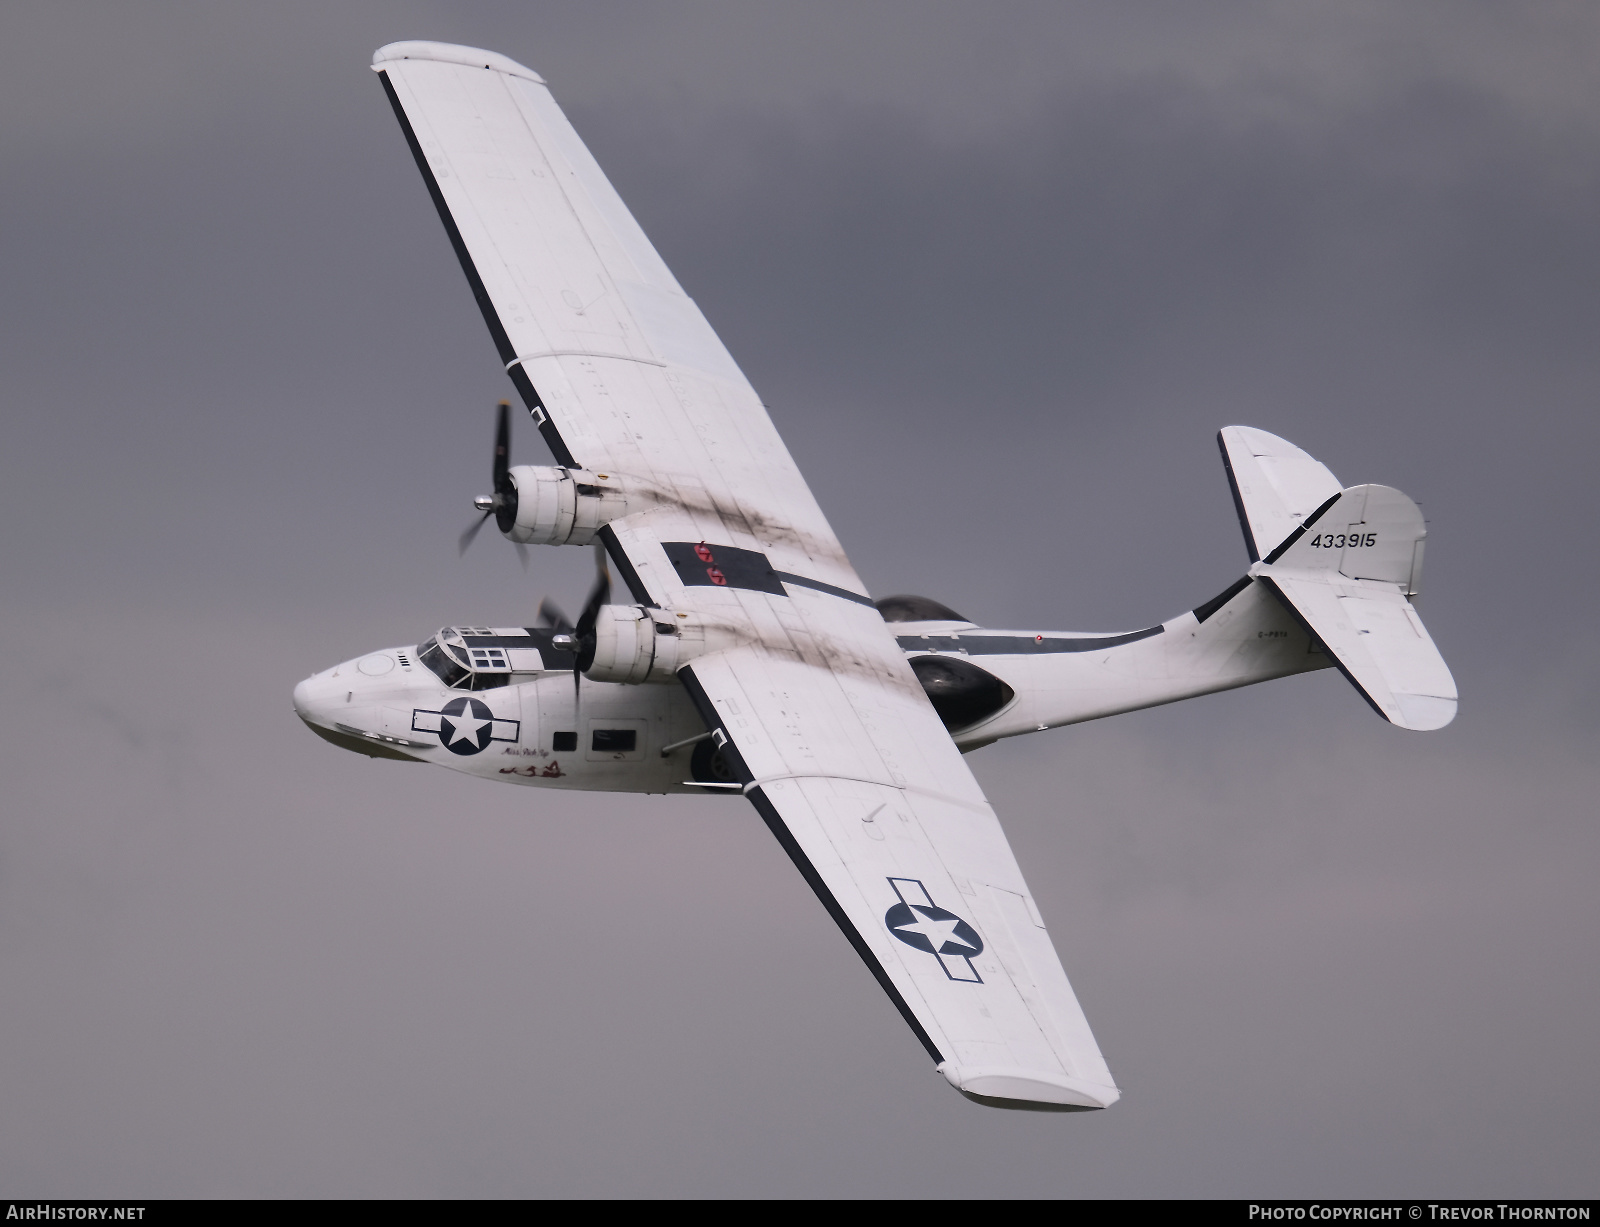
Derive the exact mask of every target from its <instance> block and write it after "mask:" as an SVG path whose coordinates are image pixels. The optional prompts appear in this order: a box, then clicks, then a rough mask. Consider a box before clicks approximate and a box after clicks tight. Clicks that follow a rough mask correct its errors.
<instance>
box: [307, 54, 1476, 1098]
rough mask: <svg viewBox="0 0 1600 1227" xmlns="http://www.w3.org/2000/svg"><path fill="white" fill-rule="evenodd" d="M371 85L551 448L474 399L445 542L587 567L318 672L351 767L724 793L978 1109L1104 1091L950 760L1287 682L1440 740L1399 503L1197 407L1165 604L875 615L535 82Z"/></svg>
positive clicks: (635, 230)
mask: <svg viewBox="0 0 1600 1227" xmlns="http://www.w3.org/2000/svg"><path fill="white" fill-rule="evenodd" d="M372 68H373V70H374V71H375V72H376V74H377V76H378V79H379V81H380V82H381V84H382V87H383V89H384V91H385V93H386V94H387V96H388V99H389V102H390V104H391V105H392V107H393V109H394V114H395V117H396V119H397V120H398V121H399V126H400V129H401V132H402V133H403V134H404V137H405V141H406V144H407V145H408V146H409V147H410V150H411V155H412V157H413V158H414V159H415V162H416V165H417V169H418V170H419V171H420V172H421V176H422V180H423V183H424V184H425V186H426V188H427V191H428V193H429V195H430V196H431V197H432V199H433V203H434V205H435V206H436V208H437V209H438V213H439V218H440V220H441V221H442V222H443V223H444V229H445V232H446V234H447V236H448V238H449V241H450V243H451V245H452V246H453V247H454V249H455V253H456V256H457V257H458V258H459V260H460V263H461V268H462V270H463V272H464V273H465V274H466V278H467V282H468V284H469V286H470V288H471V290H472V294H473V296H474V298H475V299H476V300H477V303H478V307H479V309H480V310H481V311H482V313H483V318H484V321H485V322H486V323H487V324H488V327H489V332H490V335H491V337H492V338H493V341H494V344H495V347H496V349H497V350H498V354H499V361H500V363H501V364H502V365H503V367H504V369H505V373H506V375H507V376H508V377H509V379H510V381H511V384H512V387H513V389H514V391H515V394H516V398H517V399H518V400H519V401H520V403H521V406H522V407H523V408H524V409H525V410H526V412H527V413H528V414H529V416H530V417H531V420H532V424H533V426H534V427H535V428H536V429H537V430H538V432H539V434H540V436H541V437H542V439H543V441H544V443H545V444H546V445H547V447H548V448H549V451H550V453H551V455H552V457H553V458H554V459H555V461H556V463H555V464H554V465H515V464H512V463H511V418H512V411H511V406H510V404H509V403H502V404H501V406H500V408H499V411H498V418H497V420H496V422H495V436H494V439H495V442H494V457H493V464H492V470H491V477H492V493H490V494H487V495H483V496H480V497H479V498H477V499H476V500H475V507H476V511H477V513H478V519H477V520H476V522H475V523H474V524H472V526H471V527H470V528H469V529H468V531H467V533H466V534H464V536H463V541H462V546H463V548H465V546H466V544H468V543H469V542H470V540H471V537H472V536H473V535H474V534H475V533H476V532H477V531H478V529H480V528H481V527H483V526H484V525H485V524H486V523H487V522H488V521H489V520H493V521H494V524H495V527H496V528H497V529H498V530H499V532H500V533H501V534H503V535H504V536H505V537H506V538H507V539H508V540H509V541H511V542H513V543H514V544H516V545H517V546H518V548H519V549H525V548H526V547H528V546H533V545H541V546H552V547H554V546H577V547H583V548H590V549H592V550H593V551H594V555H595V559H596V579H595V582H594V586H593V589H592V591H591V592H590V593H589V596H588V599H587V601H586V602H585V603H584V605H583V606H582V608H581V612H580V613H579V615H578V617H577V618H576V620H569V619H568V618H567V617H566V615H565V614H563V613H562V612H561V611H560V610H559V609H558V608H556V607H555V606H553V605H551V604H550V603H548V602H545V603H544V604H542V605H541V606H540V608H539V610H538V611H537V613H536V614H535V615H534V616H533V617H532V618H529V619H527V620H528V621H529V622H530V623H531V625H526V626H486V625H477V624H473V625H456V626H447V627H443V628H440V629H438V630H436V631H434V632H433V633H431V634H426V635H423V636H422V637H421V639H420V642H418V643H416V644H404V645H400V646H397V647H387V648H381V649H379V650H376V651H372V652H368V653H366V654H364V655H362V656H360V657H358V658H356V659H353V660H348V661H345V662H343V663H341V664H337V665H335V666H333V667H332V668H329V669H325V670H323V671H322V672H319V673H316V674H314V675H312V676H310V677H308V678H306V679H305V680H304V681H302V682H301V683H300V684H299V685H298V686H296V687H295V689H294V696H293V697H294V707H295V710H296V712H297V713H298V714H299V716H300V718H301V719H302V720H304V721H305V723H306V724H307V725H309V726H310V728H311V730H312V731H313V732H315V733H316V734H317V735H318V736H320V737H322V738H324V739H325V740H327V741H329V742H331V743H333V744H334V745H336V746H340V747H342V748H344V749H347V750H352V751H354V752H356V753H358V754H364V755H367V756H368V757H371V758H375V759H386V760H393V761H395V762H403V763H433V764H435V765H437V766H441V767H447V768H450V769H451V770H453V771H460V772H464V773H466V774H468V775H475V776H481V777H483V778H484V779H488V780H498V781H501V782H503V783H507V784H517V785H520V786H523V787H532V788H556V789H562V788H565V789H584V790H597V791H605V792H619V793H678V794H695V795H699V796H705V797H714V798H719V799H718V800H716V801H710V802H708V804H722V805H726V804H730V803H733V802H731V801H730V800H729V799H731V798H737V799H738V803H745V804H749V805H750V806H752V807H753V808H754V811H755V814H756V815H758V816H759V818H760V820H761V821H762V822H763V823H764V824H765V825H766V826H767V828H768V829H769V830H770V831H771V833H772V836H773V837H774V838H775V839H776V840H777V841H778V843H779V844H780V845H781V846H782V848H783V850H784V851H785V852H786V853H787V854H788V856H789V858H790V860H791V861H792V862H793V864H794V867H795V869H796V870H797V871H798V872H799V873H800V875H801V876H802V877H803V878H804V880H805V882H806V883H807V885H809V887H810V888H811V890H812V891H814V892H815V894H816V896H817V899H818V901H819V902H820V903H821V905H822V906H823V907H824V908H825V909H827V912H828V914H829V915H830V916H831V917H832V918H833V920H834V921H835V922H836V923H837V924H838V926H839V929H840V930H841V932H842V933H843V935H844V937H845V939H846V940H847V941H848V942H849V944H850V945H851V946H852V947H854V949H855V952H856V954H857V955H859V956H860V958H861V961H862V962H863V963H864V964H865V965H866V968H867V970H868V971H869V972H870V973H871V974H872V976H874V977H875V978H876V980H877V982H878V984H879V985H880V986H881V987H882V989H883V991H884V993H885V994H886V995H887V997H888V998H889V1000H890V1001H891V1002H892V1003H893V1005H894V1007H895V1008H896V1009H897V1010H898V1011H899V1012H900V1014H901V1016H902V1017H903V1018H904V1020H905V1022H906V1024H907V1025H908V1026H909V1027H910V1029H911V1032H912V1034H913V1035H914V1036H915V1037H916V1039H917V1041H918V1042H919V1043H920V1044H921V1045H922V1047H923V1049H924V1050H925V1051H926V1053H927V1055H928V1057H929V1058H930V1059H931V1060H932V1062H933V1066H934V1069H935V1070H936V1071H937V1072H938V1073H939V1074H940V1075H941V1076H942V1077H943V1078H944V1079H945V1080H946V1081H947V1082H948V1083H949V1084H950V1085H951V1086H952V1087H954V1088H955V1089H956V1090H957V1091H959V1092H960V1093H961V1094H962V1095H964V1096H966V1097H967V1098H968V1099H970V1100H973V1101H975V1102H977V1103H980V1104H984V1105H988V1106H990V1107H995V1108H1012V1109H1023V1110H1031V1111H1045V1112H1071V1111H1089V1110H1095V1109H1101V1108H1106V1107H1109V1106H1110V1105H1111V1104H1113V1103H1114V1102H1116V1100H1117V1099H1118V1097H1119V1094H1120V1092H1119V1091H1118V1089H1117V1086H1116V1083H1115V1081H1114V1080H1113V1078H1112V1075H1111V1072H1110V1070H1109V1069H1108V1068H1107V1066H1106V1062H1105V1060H1104V1058H1103V1057H1102V1055H1101V1052H1100V1048H1099V1045H1098V1044H1097V1042H1096V1040H1095V1037H1094V1035H1093V1033H1092V1032H1091V1030H1090V1028H1089V1024H1088V1022H1087V1020H1086V1018H1085V1016H1084V1012H1083V1009H1082V1008H1081V1006H1080V1004H1079V1002H1078V999H1077V997H1076V995H1075V994H1074V992H1073V989H1072V987H1071V984H1070V983H1069V981H1068V979H1067V975H1066V973H1065V971H1064V970H1063V968H1062V965H1061V961H1060V959H1059V957H1058V956H1057V954H1056V950H1055V947H1054V945H1053V943H1052V940H1051V936H1050V930H1049V928H1048V927H1047V925H1046V919H1045V917H1044V916H1043V914H1042V913H1041V911H1040V909H1039V907H1038V905H1037V903H1036V902H1035V901H1034V897H1033V894H1032V893H1031V892H1030V890H1029V888H1028V884H1027V882H1026V881H1025V880H1024V878H1023V875H1022V871H1021V869H1020V868H1019V867H1018V865H1017V861H1016V858H1015V856H1014V855H1013V854H1012V850H1011V847H1010V845H1009V844H1008V842H1007V839H1006V835H1005V832H1004V830H1003V829H1002V827H1001V824H1000V820H999V818H998V817H997V815H996V814H995V811H994V809H993V808H992V807H991V806H990V804H989V802H988V800H987V799H986V798H985V797H984V794H983V791H982V789H981V788H980V787H979V785H978V782H977V780H976V779H974V777H973V774H972V771H971V770H970V769H969V767H968V765H967V761H966V759H965V758H964V755H966V754H969V753H971V752H972V751H974V750H977V749H979V748H981V747H983V746H986V745H989V744H991V743H993V742H996V741H999V740H1000V739H1002V738H1007V737H1020V736H1023V735H1025V734H1029V733H1035V732H1040V731H1042V730H1045V729H1054V728H1059V727H1061V726H1063V725H1069V724H1075V723H1079V722H1081V721H1086V720H1097V719H1100V718H1102V717H1105V716H1111V715H1115V714H1117V713H1119V712H1128V711H1134V710H1137V709H1140V708H1145V707H1152V706H1155V705H1157V704H1163V703H1171V702H1174V701H1176V700H1179V699H1187V698H1193V697H1196V696H1199V695H1205V694H1211V693H1214V692H1217V691H1222V690H1228V689H1231V688H1234V687H1239V686H1248V685H1253V684H1254V683H1257V682H1264V681H1268V680H1270V679H1273V678H1280V677H1287V676H1289V675H1291V674H1297V673H1305V672H1309V671H1312V670H1319V669H1335V670H1337V671H1338V672H1339V673H1341V674H1343V675H1344V677H1345V678H1346V680H1348V681H1349V682H1350V683H1351V685H1352V686H1353V687H1354V688H1355V690H1356V692H1357V693H1358V694H1359V695H1360V696H1361V698H1362V699H1364V700H1365V701H1366V703H1367V704H1368V705H1369V706H1370V707H1371V708H1372V709H1373V710H1374V711H1376V712H1377V713H1378V715H1380V716H1382V717H1383V718H1384V719H1385V720H1387V721H1389V722H1390V723H1392V724H1394V725H1397V726H1399V727H1400V728H1404V729H1414V730H1428V729H1437V728H1441V727H1443V726H1444V725H1446V724H1448V723H1449V722H1450V720H1451V719H1452V718H1453V717H1454V715H1455V711H1456V702H1457V696H1456V687H1455V682H1454V680H1453V679H1452V677H1451V674H1450V670H1449V668H1448V667H1447V666H1446V665H1445V662H1444V660H1443V658H1442V657H1441V656H1440V654H1439V651H1438V649H1437V648H1436V647H1435V646H1434V643H1433V641H1432V639H1431V638H1430V637H1429V635H1428V632H1427V630H1426V629H1425V628H1424V627H1423V624H1422V621H1421V619H1420V618H1419V617H1418V615H1417V610H1416V605H1415V600H1416V596H1417V593H1418V590H1419V585H1420V580H1421V570H1422V555H1423V545H1424V542H1425V540H1426V537H1427V530H1426V525H1425V523H1424V520H1423V517H1422V514H1421V512H1420V511H1419V509H1418V507H1417V505H1416V503H1414V502H1413V501H1412V500H1411V499H1410V498H1408V497H1407V496H1406V495H1404V494H1402V493H1401V492H1400V491H1399V490H1396V489H1394V488H1392V487H1389V486H1382V485H1356V486H1348V487H1347V486H1344V485H1342V484H1341V483H1340V482H1339V481H1338V480H1337V479H1336V478H1335V477H1334V476H1333V474H1332V473H1331V472H1329V470H1328V469H1327V468H1326V467H1325V466H1324V465H1322V464H1320V463H1319V462H1318V461H1316V460H1315V459H1313V458H1312V457H1311V456H1310V455H1308V454H1307V453H1306V452H1304V451H1302V450H1301V449H1300V448H1298V447H1296V446H1294V445H1293V444H1291V443H1289V442H1287V441H1285V440H1284V439H1281V438H1279V437H1277V436H1276V435H1273V434H1270V433H1268V432H1267V431H1265V430H1260V429H1255V428H1252V427H1247V426H1227V427H1224V428H1223V429H1222V430H1221V431H1220V433H1219V435H1218V441H1219V444H1220V447H1221V453H1222V461H1223V466H1224V471H1225V473H1226V477H1227V480H1228V482H1229V484H1230V486H1231V488H1232V492H1233V501H1234V505H1235V508H1236V510H1237V512H1238V518H1239V525H1240V527H1241V529H1242V530H1243V534H1244V542H1245V546H1246V549H1247V551H1248V554H1249V566H1248V569H1247V570H1246V571H1245V573H1244V574H1243V575H1241V576H1239V577H1238V578H1237V579H1236V580H1234V582H1232V583H1230V584H1228V585H1227V586H1226V587H1225V588H1224V589H1223V590H1222V591H1221V592H1219V593H1218V594H1217V595H1216V596H1214V597H1212V598H1211V599H1209V600H1206V601H1203V602H1201V603H1200V604H1198V605H1196V606H1195V607H1194V608H1193V609H1190V610H1186V611H1184V612H1182V613H1180V614H1178V615H1177V616H1175V617H1172V618H1169V619H1168V620H1167V621H1165V622H1161V623H1159V624H1155V625H1151V626H1145V627H1140V628H1137V629H1134V630H1129V631H1125V632H1121V633H1069V632H1063V631H1048V630H1014V629H998V628H991V627H984V626H979V625H977V624H975V623H973V622H972V621H970V620H969V619H967V618H966V617H964V616H962V615H961V614H959V613H957V612H956V611H955V610H953V609H950V608H947V607H946V606H945V605H943V604H940V603H939V602H938V601H936V600H932V599H929V598H926V597H920V596H906V595H891V596H885V597H882V598H879V599H874V598H873V596H872V595H871V594H870V593H869V592H868V591H867V587H866V585H864V584H863V583H862V581H861V578H860V577H859V576H858V575H857V574H856V572H855V570H854V569H853V568H852V566H851V564H850V560H849V559H848V558H847V557H846V555H845V551H844V547H843V546H842V545H841V544H840V543H839V540H838V538H837V537H836V536H835V535H834V531H833V529H832V528H831V527H830V526H829V524H828V521H827V518H826V517H825V516H824V514H823V512H822V509H821V507H819V506H818V504H817V501H816V499H815V498H814V497H813V496H812V493H811V491H810V489H809V488H808V487H807V485H806V482H805V479H804V478H803V477H802V476H801V474H800V471H799V469H798V468H797V467H796V465H795V462H794V460H793V459H792V458H791V457H790V454H789V452H788V450H787V448H786V447H785V446H784V443H783V440H782V439H781V438H780V437H779V435H778V431H777V429H776V428H775V427H774V425H773V423H772V419H771V418H770V417H769V415H768V413H767V411H766V409H765V408H764V407H763V405H762V402H761V400H760V398H759V397H758V396H757V394H756V392H755V390H754V389H753V388H752V387H751V385H750V382H749V381H748V380H747V379H746V378H745V376H744V374H743V373H742V372H741V371H740V369H739V367H738V365H737V364H736V363H735V361H734V359H733V357H732V356H731V355H730V354H729V353H728V351H727V349H726V348H725V347H724V346H723V344H722V342H721V341H720V340H719V339H718V337H717V334H716V333H715V332H714V331H713V330H712V328H711V326H710V325H709V324H708V323H707V322H706V319H705V317H704V316H703V315H702V314H701V312H700V310H699V308H698V307H697V306H696V305H695V303H694V301H693V300H692V299H691V298H690V297H689V296H688V295H687V294H685V293H684V291H683V288H682V287H681V286H680V285H679V284H678V281H677V279H676V278H675V277H674V276H673V274H672V272H671V271H670V270H669V269H668V268H667V265H666V264H665V263H664V262H663V260H662V259H661V257H660V255H658V254H657V252H656V250H655V248H654V247H653V246H652V245H651V243H650V241H649V239H647V238H646V237H645V234H644V232H643V230H641V229H640V227H639V225H638V223H637V222H636V221H635V220H634V218H633V216H632V215H631V214H630V213H629V211H628V209H627V207H626V206H625V205H624V204H623V202H622V199H621V197H620V196H619V195H618V194H617V192H616V190H615V189H614V188H613V187H612V186H611V184H610V182H609V181H608V180H607V179H606V176H605V174H604V173H603V172H602V171H601V169H600V167H599V165H598V164H597V163H596V161H595V159H594V158H593V157H592V156H591V155H590V153H589V150H588V149H587V148H585V146H584V144H583V142H582V141H581V140H580V139H579V137H578V135H577V133H576V132H575V131H574V130H573V128H572V125H571V124H570V123H568V121H567V119H566V117H565V115H563V114H562V112H561V110H560V109H559V108H558V107H557V105H556V103H555V101H554V99H553V98H552V96H551V93H550V90H549V89H548V88H547V87H546V84H545V82H544V80H543V78H541V77H540V76H539V75H538V74H537V73H536V72H533V71H532V70H530V69H528V68H525V67H523V66H522V65H521V64H519V63H516V62H515V61H513V60H510V59H508V58H506V57H505V56H502V55H499V54H496V53H494V52H490V51H484V50H480V49H477V48H473V47H462V46H454V45H449V44H443V43H432V42H400V43H393V44H390V45H389V46H386V47H383V48H381V49H380V50H379V51H378V52H377V53H376V54H375V56H374V58H373V63H372ZM613 573H615V575H616V577H617V579H618V580H619V581H620V584H614V583H613V579H612V576H613ZM840 951H841V956H842V957H843V947H842V946H841V948H840ZM841 974H843V973H841Z"/></svg>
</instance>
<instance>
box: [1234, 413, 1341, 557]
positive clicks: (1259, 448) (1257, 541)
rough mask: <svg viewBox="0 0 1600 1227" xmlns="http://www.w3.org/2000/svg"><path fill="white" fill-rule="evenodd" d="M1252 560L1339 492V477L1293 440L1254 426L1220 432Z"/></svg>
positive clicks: (1245, 539)
mask: <svg viewBox="0 0 1600 1227" xmlns="http://www.w3.org/2000/svg"><path fill="white" fill-rule="evenodd" d="M1217 446H1218V447H1220V448H1221V449H1222V463H1223V466H1224V467H1225V468H1226V469H1227V470H1228V484H1229V485H1230V486H1231V487H1232V488H1233V505H1234V509H1235V510H1236V511H1238V513H1239V527H1240V528H1241V529H1243V530H1244V543H1245V547H1246V548H1247V549H1248V550H1249V551H1250V561H1251V562H1259V561H1260V560H1261V559H1263V558H1265V557H1266V556H1267V555H1268V554H1270V553H1272V551H1273V550H1275V549H1277V548H1278V547H1279V546H1280V545H1282V544H1283V542H1284V541H1285V540H1286V539H1287V538H1288V536H1289V534H1291V533H1292V532H1294V530H1295V529H1297V528H1299V527H1300V526H1301V525H1302V524H1303V523H1305V520H1306V517H1307V516H1309V515H1310V514H1311V513H1312V512H1314V511H1316V509H1317V508H1318V507H1320V506H1322V504H1324V503H1325V502H1327V501H1328V500H1329V499H1330V498H1332V497H1333V496H1334V495H1335V494H1338V493H1339V490H1340V485H1339V479H1338V478H1337V477H1335V476H1334V475H1333V474H1332V473H1330V472H1328V469H1327V466H1326V465H1323V464H1321V463H1320V462H1318V461H1317V460H1315V459H1313V458H1312V457H1311V456H1310V455H1308V454H1307V453H1305V452H1303V451H1301V450H1300V449H1299V448H1298V447H1296V446H1295V445H1294V444H1293V443H1290V442H1289V441H1288V440H1287V439H1280V438H1278V436H1277V435H1273V434H1268V433H1267V432H1266V431H1264V430H1257V429H1256V428H1255V427H1253V426H1225V427H1223V428H1222V429H1221V430H1220V431H1218V432H1217Z"/></svg>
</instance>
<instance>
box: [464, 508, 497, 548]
mask: <svg viewBox="0 0 1600 1227" xmlns="http://www.w3.org/2000/svg"><path fill="white" fill-rule="evenodd" d="M493 514H494V509H493V508H492V507H491V508H490V509H489V510H488V511H486V512H484V513H483V515H482V516H481V517H480V518H479V519H478V521H477V523H475V524H473V525H472V527H470V528H469V529H467V531H466V532H464V533H462V534H461V539H460V540H459V541H458V542H457V543H456V550H457V553H459V554H465V553H466V552H467V546H469V545H471V544H472V542H473V541H474V539H476V537H477V535H478V530H479V529H481V528H482V527H483V526H484V525H485V524H487V523H488V522H489V517H490V516H492V515H493Z"/></svg>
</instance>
